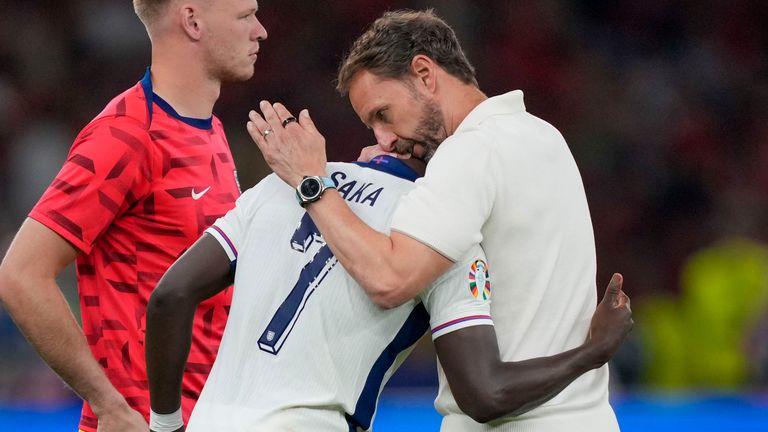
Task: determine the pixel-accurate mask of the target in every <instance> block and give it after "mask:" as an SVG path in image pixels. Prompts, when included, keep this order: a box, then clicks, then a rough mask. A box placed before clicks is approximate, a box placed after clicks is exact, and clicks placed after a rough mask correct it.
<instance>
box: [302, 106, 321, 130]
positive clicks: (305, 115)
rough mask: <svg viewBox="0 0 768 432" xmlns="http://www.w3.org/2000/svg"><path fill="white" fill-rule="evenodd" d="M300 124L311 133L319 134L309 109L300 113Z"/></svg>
mask: <svg viewBox="0 0 768 432" xmlns="http://www.w3.org/2000/svg"><path fill="white" fill-rule="evenodd" d="M299 124H301V125H302V126H303V127H304V128H305V129H307V130H308V131H310V132H318V131H317V128H316V127H315V122H313V121H312V118H311V117H310V116H309V110H307V109H303V110H301V112H300V113H299ZM318 133H319V132H318Z"/></svg>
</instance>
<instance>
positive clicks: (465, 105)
mask: <svg viewBox="0 0 768 432" xmlns="http://www.w3.org/2000/svg"><path fill="white" fill-rule="evenodd" d="M486 99H488V96H486V95H485V93H483V92H482V91H480V89H479V88H477V87H475V86H473V85H469V84H464V83H460V84H459V85H456V86H449V88H448V89H447V93H446V95H445V98H444V100H445V102H444V103H443V106H444V107H445V108H444V109H443V116H444V118H445V132H446V136H451V135H453V134H454V132H456V129H458V127H459V125H460V124H461V122H462V121H464V119H465V118H467V116H468V115H469V113H470V112H471V111H472V110H473V109H475V107H477V106H478V105H480V103H481V102H483V101H484V100H486Z"/></svg>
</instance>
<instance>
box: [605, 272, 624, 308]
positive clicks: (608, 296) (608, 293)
mask: <svg viewBox="0 0 768 432" xmlns="http://www.w3.org/2000/svg"><path fill="white" fill-rule="evenodd" d="M623 285H624V277H623V276H622V275H621V273H614V274H613V276H612V277H611V281H610V282H609V283H608V288H606V289H605V296H604V297H603V300H608V301H610V302H611V304H613V305H616V299H617V298H618V295H619V293H620V292H621V287H622V286H623Z"/></svg>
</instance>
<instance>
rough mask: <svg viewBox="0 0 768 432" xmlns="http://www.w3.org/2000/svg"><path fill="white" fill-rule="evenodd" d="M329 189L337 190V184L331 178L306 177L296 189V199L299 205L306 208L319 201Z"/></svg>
mask: <svg viewBox="0 0 768 432" xmlns="http://www.w3.org/2000/svg"><path fill="white" fill-rule="evenodd" d="M328 188H334V189H336V183H334V182H333V180H332V179H331V178H330V177H320V176H305V177H304V180H302V181H301V183H299V185H298V186H297V187H296V199H297V200H299V205H301V206H302V207H306V206H307V204H309V203H313V202H315V201H317V200H319V199H320V197H321V196H323V192H325V190H326V189H328Z"/></svg>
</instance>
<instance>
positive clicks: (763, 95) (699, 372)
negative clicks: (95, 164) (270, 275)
mask: <svg viewBox="0 0 768 432" xmlns="http://www.w3.org/2000/svg"><path fill="white" fill-rule="evenodd" d="M0 4H2V5H4V6H6V7H4V8H3V14H2V17H0V202H2V203H3V205H2V206H0V252H4V251H5V250H6V248H7V246H8V244H9V243H10V241H11V239H12V235H13V233H14V232H15V230H16V229H17V227H18V226H19V224H20V223H21V221H22V220H23V218H24V217H25V215H26V214H27V213H28V211H29V210H30V209H31V207H32V206H33V205H34V203H35V202H36V201H37V199H38V197H39V196H40V194H41V193H42V191H43V190H44V189H45V187H46V186H47V185H48V184H49V183H50V181H51V180H52V179H53V177H54V176H55V174H56V172H57V170H58V168H59V167H60V166H61V164H62V162H63V161H64V159H65V157H66V154H67V150H68V148H69V146H70V144H71V143H72V140H73V139H74V137H75V135H76V134H77V133H78V131H79V129H80V128H81V127H82V126H84V125H85V124H86V123H87V122H88V121H89V120H90V119H91V118H93V117H94V116H95V115H96V114H98V112H99V111H100V110H101V108H102V107H103V106H104V105H105V104H106V103H107V102H108V101H109V100H110V99H111V98H112V97H113V96H115V95H116V94H118V93H120V92H122V91H123V90H124V89H126V88H128V87H130V86H131V85H133V84H134V83H135V82H136V81H138V80H139V79H140V78H141V76H142V75H143V73H144V70H145V68H146V67H147V66H148V64H149V60H150V52H149V41H148V39H147V36H146V34H145V32H144V28H143V27H142V26H141V23H140V22H139V20H138V19H137V18H136V17H135V15H134V14H133V10H132V6H131V2H129V1H127V0H74V1H69V2H59V1H52V0H39V1H35V2H25V1H8V0H6V1H2V2H0ZM259 6H260V12H259V15H260V18H261V21H262V22H263V23H264V25H265V26H266V27H267V30H268V32H269V38H268V39H267V41H266V42H264V43H263V45H262V49H261V51H260V53H259V59H258V61H257V63H256V74H255V76H254V78H253V79H252V80H250V81H249V82H246V83H241V84H232V85H225V86H224V89H223V93H222V96H221V98H220V100H219V102H218V104H217V106H216V110H215V111H216V114H217V115H218V116H219V117H220V118H221V119H222V121H223V122H224V125H225V128H226V130H227V134H228V137H229V140H230V146H231V147H232V151H233V154H234V155H235V159H236V162H237V165H238V172H239V175H240V181H241V184H242V185H243V187H244V188H245V187H249V186H251V185H253V184H254V183H255V182H257V181H258V180H259V179H260V178H262V177H263V176H264V175H266V174H267V173H268V169H267V168H266V165H265V164H264V162H263V160H262V159H261V157H260V155H259V154H258V151H257V149H256V147H255V145H254V144H253V143H252V142H250V139H248V137H247V135H246V132H245V122H246V120H247V118H246V115H247V112H248V110H249V109H251V108H254V107H256V106H257V104H258V102H259V101H260V100H262V99H267V100H270V101H282V102H284V103H285V104H286V105H287V106H288V107H289V109H292V110H293V111H294V112H298V110H299V109H301V108H308V109H309V111H310V114H311V115H312V116H313V118H314V120H315V123H316V124H317V125H318V127H319V128H320V130H321V131H322V132H323V133H324V134H325V136H326V139H327V143H328V157H329V159H330V160H353V159H356V157H357V155H358V152H359V148H360V147H361V146H364V145H369V144H372V143H373V136H372V134H371V133H370V131H368V130H366V129H365V127H364V126H363V125H362V124H361V123H360V121H359V120H358V119H357V117H356V115H355V114H354V112H353V111H352V109H351V108H350V106H349V104H348V102H347V100H346V99H345V98H342V97H340V96H339V95H338V94H336V93H335V91H334V89H333V80H334V78H335V71H336V67H337V65H338V62H339V60H340V59H341V56H342V55H343V54H344V51H345V50H346V49H348V47H349V44H350V43H351V41H352V40H354V38H355V37H356V36H358V35H359V34H360V33H361V32H362V30H363V29H364V28H365V26H366V25H367V24H368V23H370V22H371V21H372V20H374V19H375V18H376V17H378V16H379V15H380V14H381V13H382V12H383V11H385V10H387V9H396V8H402V7H409V8H414V9H421V8H426V7H434V8H435V10H436V11H437V12H438V14H440V15H441V16H442V17H444V18H445V19H446V21H447V22H448V23H450V24H451V25H452V26H453V27H454V28H455V30H456V32H457V34H458V36H459V39H460V40H461V41H462V43H463V46H464V49H465V51H466V53H467V55H468V57H469V59H470V61H471V62H472V63H473V64H474V65H475V66H476V68H477V76H478V81H479V82H480V86H481V88H482V89H483V90H484V91H485V92H486V93H487V94H488V95H495V94H499V93H503V92H506V91H508V90H512V89H522V90H523V91H524V92H525V101H526V105H527V108H528V111H529V112H531V113H533V114H535V115H537V116H539V117H541V118H543V119H545V120H547V121H549V122H550V123H552V124H554V125H555V126H556V127H558V128H559V129H560V131H561V132H562V133H563V135H564V136H565V138H566V140H567V141H568V143H569V144H570V146H571V150H572V152H573V154H574V156H575V158H576V161H577V163H578V164H579V167H580V169H581V173H582V176H583V178H584V183H585V187H586V191H587V195H588V198H589V203H590V208H591V212H592V217H593V224H594V227H595V237H596V242H597V251H598V265H599V268H598V276H597V285H598V287H603V286H605V284H607V281H608V279H609V278H610V274H611V273H612V272H615V271H619V272H622V273H623V274H624V276H625V281H626V282H625V284H626V285H625V289H626V290H627V292H628V293H629V294H630V295H631V297H632V306H633V309H634V310H635V315H636V319H635V321H636V323H637V324H636V331H635V332H634V333H633V336H632V339H631V340H630V341H629V342H628V343H627V344H626V346H625V347H624V348H623V350H622V351H621V352H620V353H619V355H618V356H617V358H616V359H615V361H614V372H615V374H614V375H613V379H614V384H615V385H617V386H621V387H619V388H623V389H630V390H631V389H637V388H649V387H650V388H659V387H661V388H668V389H691V388H697V389H698V388H707V389H723V388H727V389H760V388H762V389H766V388H768V387H766V385H767V384H768V247H766V244H767V243H768V25H766V23H768V2H765V1H762V0H732V1H722V0H716V1H710V2H693V1H673V0H647V1H643V2H637V1H630V0H617V1H605V0H595V1H588V2H584V1H576V0H568V1H565V0H560V1H558V0H542V1H536V2H512V1H503V0H493V1H492V0H486V1H470V0H442V1H441V0H433V1H431V2H430V1H423V0H414V1H401V0H359V1H341V0H331V1H325V2H305V1H299V0H281V1H279V2H278V1H271V0H262V1H260V2H259ZM470 164H471V162H470ZM472 175H481V173H473V171H472V169H471V165H470V166H468V169H467V176H468V180H469V181H471V176H472ZM62 284H63V285H64V287H65V288H64V289H65V292H66V295H67V297H68V299H69V300H70V302H71V304H73V306H74V307H75V308H76V307H77V294H76V287H75V284H74V276H73V274H72V273H71V272H68V273H67V274H66V275H64V276H63V278H62ZM566 288H567V287H564V289H566ZM0 371H2V372H1V373H0V401H3V400H5V401H12V400H36V401H40V400H52V401H58V400H61V399H66V398H70V397H71V395H70V394H69V393H68V390H66V388H64V386H63V385H62V384H61V383H60V382H59V381H58V379H57V378H55V376H54V375H53V374H52V373H51V372H49V371H48V370H47V367H46V366H45V365H44V364H43V363H42V362H41V361H40V360H39V359H38V358H37V357H36V354H35V353H34V352H33V351H32V350H31V349H30V348H29V347H28V345H27V344H26V342H25V341H24V339H23V338H22V337H21V336H20V335H19V334H18V331H17V330H16V328H15V326H14V325H13V323H12V321H11V320H10V319H9V317H8V316H7V314H5V312H4V311H3V310H2V309H0ZM433 374H434V360H433V359H432V357H431V352H430V350H429V347H428V344H422V346H421V347H420V348H419V349H418V350H417V352H416V354H415V356H414V359H413V360H411V361H409V362H408V363H407V367H406V370H405V371H403V373H401V374H400V376H401V377H404V378H399V379H398V378H396V379H395V381H394V384H395V385H397V384H398V383H407V384H410V385H413V384H414V383H415V384H423V385H432V384H434V382H435V379H434V377H433Z"/></svg>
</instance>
